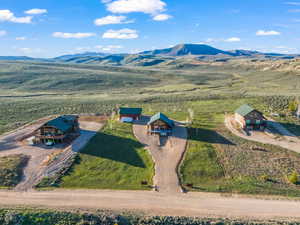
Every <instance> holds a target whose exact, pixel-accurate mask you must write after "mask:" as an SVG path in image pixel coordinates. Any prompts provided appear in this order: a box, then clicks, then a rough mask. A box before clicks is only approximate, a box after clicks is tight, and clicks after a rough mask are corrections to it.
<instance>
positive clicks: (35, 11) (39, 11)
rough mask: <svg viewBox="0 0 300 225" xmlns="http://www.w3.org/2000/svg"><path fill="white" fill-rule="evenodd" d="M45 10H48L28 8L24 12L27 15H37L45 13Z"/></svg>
mask: <svg viewBox="0 0 300 225" xmlns="http://www.w3.org/2000/svg"><path fill="white" fill-rule="evenodd" d="M47 12H48V11H47V9H30V10H27V11H25V13H26V14H29V15H39V14H45V13H47Z"/></svg>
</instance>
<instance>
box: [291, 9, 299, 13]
mask: <svg viewBox="0 0 300 225" xmlns="http://www.w3.org/2000/svg"><path fill="white" fill-rule="evenodd" d="M289 12H290V13H300V9H290V10H289Z"/></svg>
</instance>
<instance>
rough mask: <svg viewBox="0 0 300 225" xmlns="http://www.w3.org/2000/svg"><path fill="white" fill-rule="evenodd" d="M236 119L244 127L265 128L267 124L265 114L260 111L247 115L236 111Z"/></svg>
mask: <svg viewBox="0 0 300 225" xmlns="http://www.w3.org/2000/svg"><path fill="white" fill-rule="evenodd" d="M235 120H236V121H237V122H238V123H239V124H240V125H241V127H242V128H243V129H245V128H249V129H264V128H265V127H266V126H267V123H266V120H265V118H264V116H263V115H262V114H261V113H260V112H258V111H253V112H251V113H249V114H248V115H246V116H245V117H243V116H241V115H239V114H238V113H235Z"/></svg>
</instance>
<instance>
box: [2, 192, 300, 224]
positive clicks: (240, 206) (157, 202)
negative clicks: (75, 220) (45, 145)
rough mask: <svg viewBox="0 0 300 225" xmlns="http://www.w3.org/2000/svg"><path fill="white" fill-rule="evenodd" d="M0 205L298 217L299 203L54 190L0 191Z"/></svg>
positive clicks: (217, 196) (216, 196)
mask: <svg viewBox="0 0 300 225" xmlns="http://www.w3.org/2000/svg"><path fill="white" fill-rule="evenodd" d="M0 202H1V205H2V206H10V207H14V206H16V205H18V206H30V207H32V206H36V207H47V208H49V207H50V208H54V209H64V210H65V209H91V210H95V209H111V210H125V211H133V212H139V211H141V212H145V213H146V214H150V215H170V216H192V217H193V216H197V217H211V216H215V217H225V218H228V217H229V218H232V217H240V218H256V219H267V218H268V219H276V218H285V219H287V218H298V220H299V219H300V213H299V212H300V202H299V201H288V200H271V199H269V200H266V199H255V198H248V197H243V196H232V197H225V196H222V195H221V194H214V193H194V192H191V193H187V194H180V193H179V194H166V193H157V192H151V191H110V190H61V189H59V190H55V191H46V192H23V193H21V192H12V191H2V190H1V191H0Z"/></svg>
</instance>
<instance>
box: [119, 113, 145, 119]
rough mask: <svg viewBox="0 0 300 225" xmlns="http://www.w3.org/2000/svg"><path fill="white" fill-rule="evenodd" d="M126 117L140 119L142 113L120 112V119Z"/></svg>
mask: <svg viewBox="0 0 300 225" xmlns="http://www.w3.org/2000/svg"><path fill="white" fill-rule="evenodd" d="M124 117H129V118H132V119H134V120H139V119H140V117H141V115H137V114H120V117H119V118H120V119H122V118H124Z"/></svg>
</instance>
